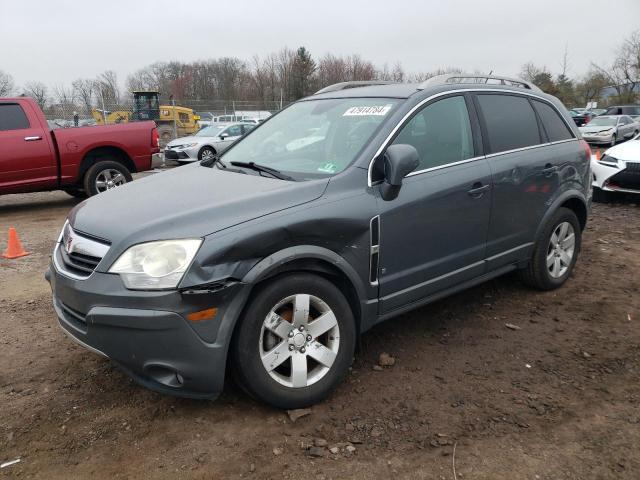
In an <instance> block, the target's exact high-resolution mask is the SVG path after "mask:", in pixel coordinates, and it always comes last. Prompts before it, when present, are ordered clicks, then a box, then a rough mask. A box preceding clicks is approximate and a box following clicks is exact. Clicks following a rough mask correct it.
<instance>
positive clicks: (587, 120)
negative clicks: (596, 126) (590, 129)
mask: <svg viewBox="0 0 640 480" xmlns="http://www.w3.org/2000/svg"><path fill="white" fill-rule="evenodd" d="M589 120H591V118H589V115H585V116H584V125H586V124H587V123H589Z"/></svg>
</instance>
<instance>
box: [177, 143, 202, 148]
mask: <svg viewBox="0 0 640 480" xmlns="http://www.w3.org/2000/svg"><path fill="white" fill-rule="evenodd" d="M197 145H198V143H197V142H196V143H185V144H184V145H182V147H180V148H191V147H195V146H197Z"/></svg>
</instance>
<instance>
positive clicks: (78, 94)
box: [71, 78, 95, 115]
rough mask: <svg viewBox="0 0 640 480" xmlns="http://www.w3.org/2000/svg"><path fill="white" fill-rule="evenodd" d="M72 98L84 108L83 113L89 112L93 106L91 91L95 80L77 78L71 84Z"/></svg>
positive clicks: (93, 88) (92, 91)
mask: <svg viewBox="0 0 640 480" xmlns="http://www.w3.org/2000/svg"><path fill="white" fill-rule="evenodd" d="M71 86H72V87H73V96H74V98H75V99H76V100H77V101H78V102H79V103H80V104H82V106H83V107H84V108H85V113H86V114H87V115H88V114H90V113H91V109H92V107H93V93H94V90H95V82H94V81H93V80H89V79H85V78H78V79H77V80H74V81H73V83H72V84H71Z"/></svg>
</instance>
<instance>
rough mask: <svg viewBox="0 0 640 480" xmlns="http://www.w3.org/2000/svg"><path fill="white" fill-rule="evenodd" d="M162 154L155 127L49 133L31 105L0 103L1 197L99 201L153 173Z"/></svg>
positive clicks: (40, 114) (133, 125)
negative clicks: (45, 194)
mask: <svg viewBox="0 0 640 480" xmlns="http://www.w3.org/2000/svg"><path fill="white" fill-rule="evenodd" d="M158 151H159V146H158V132H157V130H156V125H155V123H154V122H151V121H150V122H132V123H127V124H118V125H106V126H91V127H77V128H65V129H56V130H51V129H50V128H49V125H48V124H47V121H46V119H45V116H44V114H43V112H42V110H40V108H39V107H38V105H37V103H36V102H35V101H34V100H33V99H31V98H26V97H20V98H0V194H6V193H23V192H32V191H42V190H58V189H62V190H65V191H67V192H68V193H70V194H71V195H74V196H78V197H82V196H89V195H95V194H96V193H100V192H101V191H104V190H106V189H108V188H113V187H115V186H118V185H121V184H123V183H126V182H127V181H130V180H131V173H133V172H141V171H144V170H149V169H150V168H151V158H152V155H153V154H154V153H157V152H158Z"/></svg>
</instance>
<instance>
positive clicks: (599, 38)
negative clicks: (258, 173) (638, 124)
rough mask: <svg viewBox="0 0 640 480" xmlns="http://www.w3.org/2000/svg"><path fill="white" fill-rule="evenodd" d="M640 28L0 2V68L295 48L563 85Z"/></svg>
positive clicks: (410, 4) (485, 4)
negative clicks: (557, 77) (540, 75)
mask: <svg viewBox="0 0 640 480" xmlns="http://www.w3.org/2000/svg"><path fill="white" fill-rule="evenodd" d="M638 28H640V0H609V1H603V0H533V1H529V2H516V1H513V0H511V1H507V0H422V1H419V0H413V1H409V0H393V1H389V0H384V1H382V0H364V1H360V0H322V1H317V0H315V1H305V0H271V1H266V0H263V1H259V0H246V1H242V0H235V1H226V0H217V1H216V0H209V1H207V0H190V1H186V0H183V1H178V0H173V1H165V0H102V1H97V0H76V1H72V0H38V1H36V0H0V69H1V70H4V71H5V72H7V73H10V74H11V75H13V77H14V79H15V81H16V83H17V84H18V85H20V84H23V83H25V82H27V81H30V80H41V81H43V82H45V83H46V84H48V85H53V84H57V83H68V82H71V81H72V80H74V79H75V78H78V77H95V76H96V75H97V74H98V73H100V72H102V71H104V70H109V69H112V70H115V71H116V72H117V73H118V76H119V79H120V83H121V84H122V85H124V80H125V78H126V76H127V74H129V73H131V72H132V71H134V70H136V69H138V68H141V67H143V66H145V65H148V64H150V63H153V62H155V61H159V60H179V61H184V62H186V61H193V60H203V59H207V58H214V57H221V56H237V57H239V58H242V59H246V60H249V59H251V57H252V56H253V55H254V54H259V55H265V54H268V53H271V52H274V51H277V50H279V49H280V48H282V47H283V46H288V47H291V48H297V47H298V46H301V45H304V46H305V47H307V49H309V50H310V51H311V54H312V55H313V56H314V57H316V58H317V57H320V56H322V55H324V54H325V53H327V52H332V53H334V54H352V53H359V54H361V55H362V56H363V57H364V58H365V59H369V60H371V61H373V62H374V63H376V64H377V65H378V66H382V65H383V64H384V63H385V62H387V63H388V64H389V65H390V66H392V65H393V64H394V63H395V62H396V61H400V62H401V64H402V66H403V67H404V69H405V70H406V71H407V72H419V71H429V70H434V69H436V68H439V67H460V68H463V69H465V70H468V71H474V70H476V69H477V70H480V71H489V70H493V71H494V73H500V74H503V75H517V74H518V73H519V71H520V67H521V65H522V64H524V63H526V62H528V61H532V62H534V63H535V64H538V65H545V66H547V67H548V68H549V69H550V70H551V71H553V72H557V71H558V70H559V69H560V63H561V60H562V56H563V52H564V49H565V45H566V46H567V47H568V52H569V62H570V69H569V73H570V75H574V76H575V75H580V74H582V73H584V72H586V71H587V69H588V68H589V65H590V63H591V62H592V61H595V62H598V63H601V64H607V63H609V61H610V59H611V55H612V53H613V52H614V51H615V49H616V47H617V45H619V43H620V41H621V40H622V39H623V38H624V37H625V36H627V35H628V34H630V33H631V32H632V31H633V30H634V29H638Z"/></svg>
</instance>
